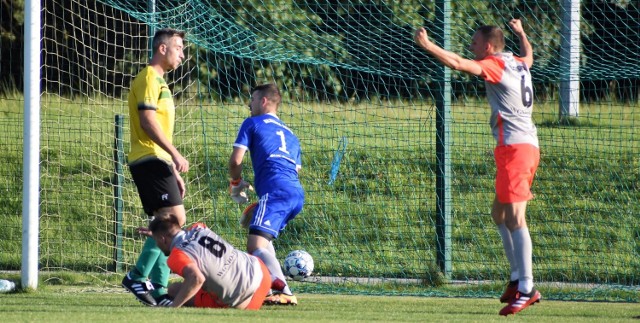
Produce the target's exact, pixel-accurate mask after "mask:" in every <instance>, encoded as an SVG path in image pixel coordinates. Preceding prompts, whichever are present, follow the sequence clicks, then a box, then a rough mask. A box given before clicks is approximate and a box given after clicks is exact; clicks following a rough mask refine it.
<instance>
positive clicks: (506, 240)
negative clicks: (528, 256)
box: [498, 223, 520, 281]
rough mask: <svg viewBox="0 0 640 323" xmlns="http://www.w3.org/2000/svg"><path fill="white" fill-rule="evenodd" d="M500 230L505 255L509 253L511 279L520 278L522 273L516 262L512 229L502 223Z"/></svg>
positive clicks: (499, 226)
mask: <svg viewBox="0 0 640 323" xmlns="http://www.w3.org/2000/svg"><path fill="white" fill-rule="evenodd" d="M498 232H500V237H501V238H502V247H503V248H504V253H505V255H507V260H508V261H509V268H510V270H511V277H510V278H509V280H511V281H514V280H517V279H519V278H520V274H519V271H518V263H517V262H516V257H515V255H514V253H513V240H512V238H511V231H509V229H508V228H507V226H506V225H505V224H504V223H502V224H499V225H498Z"/></svg>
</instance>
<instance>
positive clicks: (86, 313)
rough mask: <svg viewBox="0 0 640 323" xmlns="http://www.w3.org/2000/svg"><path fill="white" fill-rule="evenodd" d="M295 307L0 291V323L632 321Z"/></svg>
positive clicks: (345, 302) (342, 303)
mask: <svg viewBox="0 0 640 323" xmlns="http://www.w3.org/2000/svg"><path fill="white" fill-rule="evenodd" d="M298 299H299V302H300V304H299V305H298V306H295V307H282V306H278V307H274V306H265V307H263V308H262V309H261V310H260V311H240V310H233V309H227V310H215V309H194V308H181V309H166V308H149V307H145V306H143V305H141V304H140V303H138V302H137V301H136V300H135V299H134V297H133V296H132V295H130V294H128V293H125V292H124V291H123V290H122V289H116V288H103V287H96V286H83V287H80V286H45V287H43V288H41V289H40V290H38V291H37V292H31V293H13V294H0V304H2V306H0V317H1V318H2V322H220V321H226V322H257V321H259V322H505V321H507V320H508V321H514V320H515V321H518V322H597V323H604V322H637V321H638V320H639V319H640V307H639V306H638V305H637V304H629V303H598V302H567V301H547V300H544V299H543V300H542V301H541V302H540V303H538V304H536V305H534V306H532V307H530V308H528V309H526V310H524V311H522V312H520V313H519V314H517V315H516V317H515V318H514V317H513V316H510V317H508V318H504V317H502V316H499V315H498V314H497V313H498V311H499V310H500V308H501V307H502V304H500V303H499V301H498V300H497V299H495V298H493V299H486V298H436V297H409V296H361V295H331V294H299V295H298Z"/></svg>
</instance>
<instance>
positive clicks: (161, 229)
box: [149, 213, 180, 234]
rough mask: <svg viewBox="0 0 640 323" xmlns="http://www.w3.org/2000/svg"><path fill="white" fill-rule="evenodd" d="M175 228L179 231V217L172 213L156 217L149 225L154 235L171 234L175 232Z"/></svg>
mask: <svg viewBox="0 0 640 323" xmlns="http://www.w3.org/2000/svg"><path fill="white" fill-rule="evenodd" d="M174 228H178V229H179V228H180V223H178V217H177V216H175V214H171V213H166V214H160V215H156V216H155V217H154V218H153V220H151V223H149V230H151V232H153V233H154V234H156V233H160V234H165V233H169V232H171V231H173V230H174Z"/></svg>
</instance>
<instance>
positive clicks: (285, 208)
mask: <svg viewBox="0 0 640 323" xmlns="http://www.w3.org/2000/svg"><path fill="white" fill-rule="evenodd" d="M303 204H304V190H303V189H302V188H301V187H293V188H291V187H289V188H287V189H274V190H272V191H270V192H267V193H265V194H263V195H262V196H260V200H258V206H257V207H255V208H254V209H253V221H252V222H251V224H250V225H249V230H257V231H261V232H265V233H268V234H271V235H273V237H274V239H275V238H277V237H278V234H279V233H280V231H282V230H283V229H284V228H285V227H286V226H287V223H289V221H291V220H293V218H295V217H296V215H298V213H300V211H302V206H303Z"/></svg>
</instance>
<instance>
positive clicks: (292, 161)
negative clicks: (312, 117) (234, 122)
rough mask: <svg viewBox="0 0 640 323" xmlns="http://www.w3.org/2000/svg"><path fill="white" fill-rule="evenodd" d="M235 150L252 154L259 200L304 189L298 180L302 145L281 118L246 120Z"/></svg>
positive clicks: (266, 116)
mask: <svg viewBox="0 0 640 323" xmlns="http://www.w3.org/2000/svg"><path fill="white" fill-rule="evenodd" d="M233 146H234V147H238V148H244V149H246V150H249V153H250V154H251V163H252V164H253V173H254V179H253V181H254V185H255V189H256V193H257V194H258V196H262V195H264V194H266V193H268V192H270V191H271V190H272V189H273V188H287V187H292V188H293V187H298V188H301V187H302V186H301V185H300V181H299V180H298V170H299V169H300V168H301V167H302V161H301V158H300V155H301V152H300V141H299V140H298V137H296V135H295V134H294V133H293V131H291V129H289V127H287V126H286V125H285V124H284V123H283V122H282V121H281V120H280V119H278V117H277V116H275V115H273V114H263V115H259V116H255V117H250V118H247V119H246V120H244V122H243V123H242V126H240V130H239V131H238V137H237V138H236V141H235V143H234V144H233Z"/></svg>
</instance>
